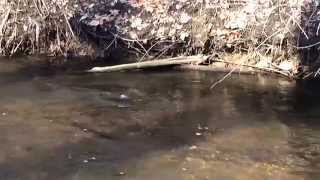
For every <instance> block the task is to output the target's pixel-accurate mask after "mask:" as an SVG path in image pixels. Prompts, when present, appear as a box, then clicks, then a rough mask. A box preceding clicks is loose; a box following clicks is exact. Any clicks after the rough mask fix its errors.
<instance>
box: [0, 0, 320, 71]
mask: <svg viewBox="0 0 320 180" xmlns="http://www.w3.org/2000/svg"><path fill="white" fill-rule="evenodd" d="M316 3H317V2H316V1H311V0H309V1H302V0H258V1H256V0H196V1H195V0H175V1H172V0H162V1H159V0H139V1H138V0H88V1H84V0H82V1H81V0H78V1H76V0H53V1H49V0H1V4H0V14H1V16H2V21H1V25H0V33H1V43H0V45H1V49H0V50H1V52H0V53H1V54H3V55H13V54H17V53H24V54H36V53H45V54H49V55H68V54H75V55H88V54H90V53H91V54H92V53H94V51H93V50H92V47H95V53H96V54H98V53H97V49H99V50H100V52H101V50H102V51H103V53H99V55H100V54H103V55H105V54H108V53H106V52H109V51H112V49H114V48H116V47H118V48H119V47H125V48H126V49H128V50H133V51H134V52H135V53H136V54H137V55H138V56H139V60H140V61H143V60H147V59H152V58H159V57H161V56H164V55H169V56H177V55H181V54H184V55H194V54H199V53H200V54H215V56H214V58H212V59H211V60H214V59H217V57H218V58H219V60H221V58H222V59H223V56H224V55H225V54H228V53H233V54H237V55H238V54H246V57H248V58H247V59H246V60H245V61H241V62H237V63H240V64H246V65H250V66H258V67H260V68H275V69H278V70H281V71H285V72H288V73H291V74H296V73H297V72H298V68H299V67H300V66H299V63H300V64H304V65H310V49H311V50H314V48H317V47H318V45H319V43H318V38H317V37H318V31H319V27H318V20H317V18H316V17H317V16H316V15H317V14H318V9H317V4H316ZM317 29H318V30H317ZM306 51H307V53H306ZM314 51H315V53H314V54H317V53H318V51H317V50H314ZM299 53H300V55H301V56H299ZM308 53H309V54H308ZM103 55H102V56H103ZM248 55H249V56H248ZM212 57H213V56H212ZM299 57H301V58H302V61H299ZM305 59H308V60H307V63H306V61H305ZM312 59H316V58H314V57H312ZM235 60H236V59H235ZM300 60H301V59H300ZM314 61H315V60H312V62H311V63H313V62H314ZM313 72H315V70H314V68H313Z"/></svg>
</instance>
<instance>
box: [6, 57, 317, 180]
mask: <svg viewBox="0 0 320 180" xmlns="http://www.w3.org/2000/svg"><path fill="white" fill-rule="evenodd" d="M221 76H223V75H222V74H216V73H208V72H178V71H149V72H148V71H138V72H121V73H105V74H89V73H79V71H63V72H56V71H54V70H51V69H48V68H36V69H34V68H29V69H28V68H25V67H24V65H21V64H19V63H14V62H10V61H4V62H1V68H0V86H1V88H0V95H1V98H0V143H1V144H0V146H1V148H0V179H1V180H57V179H59V180H108V179H112V180H113V179H115V180H117V179H119V180H122V179H123V180H144V179H145V180H150V179H151V180H163V179H168V180H169V179H183V180H193V179H195V180H205V179H208V180H251V179H252V180H269V179H270V180H287V179H288V180H318V179H320V122H319V120H320V95H319V85H317V83H314V82H304V83H300V82H294V81H289V80H286V79H281V78H276V77H266V76H261V75H255V76H248V75H239V74H234V75H232V76H230V77H229V78H227V79H226V80H225V81H223V82H222V83H221V84H219V85H217V86H216V87H215V88H213V89H210V86H211V85H212V84H213V83H214V82H216V81H217V80H219V79H220V78H221Z"/></svg>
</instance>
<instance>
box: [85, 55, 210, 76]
mask: <svg viewBox="0 0 320 180" xmlns="http://www.w3.org/2000/svg"><path fill="white" fill-rule="evenodd" d="M208 57H209V56H188V57H184V56H183V57H176V58H168V59H162V60H153V61H144V62H137V63H131V64H121V65H115V66H106V67H94V68H92V69H90V70H88V71H87V72H94V73H99V72H114V71H124V70H133V69H146V68H153V67H163V66H172V65H183V64H192V63H195V64H200V63H201V62H204V61H205V60H207V58H208Z"/></svg>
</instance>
